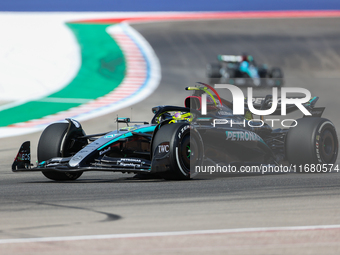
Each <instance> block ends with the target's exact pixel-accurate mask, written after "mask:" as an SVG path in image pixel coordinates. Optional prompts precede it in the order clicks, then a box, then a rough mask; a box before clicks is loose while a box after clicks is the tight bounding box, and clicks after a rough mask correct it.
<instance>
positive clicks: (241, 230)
mask: <svg viewBox="0 0 340 255" xmlns="http://www.w3.org/2000/svg"><path fill="white" fill-rule="evenodd" d="M331 229H339V230H340V225H315V226H289V227H264V228H232V229H211V230H192V231H174V232H151V233H132V234H111V235H88V236H61V237H37V238H19V239H2V240H0V245H1V244H10V243H36V242H63V241H82V240H101V239H120V238H141V237H163V236H185V235H207V234H231V233H252V232H278V231H304V230H305V231H306V230H331Z"/></svg>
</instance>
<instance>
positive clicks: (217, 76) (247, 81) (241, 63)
mask: <svg viewBox="0 0 340 255" xmlns="http://www.w3.org/2000/svg"><path fill="white" fill-rule="evenodd" d="M217 59H218V61H219V63H211V64H207V66H206V73H207V77H208V78H209V83H211V84H214V83H228V84H234V85H236V86H256V87H257V86H270V87H274V86H275V87H280V86H282V85H283V84H284V80H283V71H282V70H281V68H278V67H273V68H271V69H269V68H268V66H267V65H266V64H262V65H259V64H257V63H256V62H255V61H254V58H253V57H252V56H251V55H247V54H244V55H218V56H217Z"/></svg>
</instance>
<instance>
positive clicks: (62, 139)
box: [38, 123, 83, 181]
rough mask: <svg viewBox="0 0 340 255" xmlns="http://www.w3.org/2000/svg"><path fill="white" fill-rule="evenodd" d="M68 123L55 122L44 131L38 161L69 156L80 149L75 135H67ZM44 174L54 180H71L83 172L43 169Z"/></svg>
mask: <svg viewBox="0 0 340 255" xmlns="http://www.w3.org/2000/svg"><path fill="white" fill-rule="evenodd" d="M68 126H69V124H68V123H53V124H51V125H49V126H48V127H47V128H46V129H45V130H44V132H43V133H42V135H41V137H40V139H39V143H38V161H39V162H42V161H46V160H49V159H51V158H55V157H68V156H71V155H72V153H74V152H76V151H77V150H79V149H80V147H81V144H76V143H74V141H72V139H73V138H74V137H72V136H68V137H66V135H67V130H68ZM42 174H43V175H44V176H45V177H47V178H48V179H51V180H54V181H70V180H76V179H78V178H79V177H80V176H81V175H82V174H83V172H57V171H43V172H42Z"/></svg>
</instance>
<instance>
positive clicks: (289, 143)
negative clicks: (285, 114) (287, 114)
mask: <svg viewBox="0 0 340 255" xmlns="http://www.w3.org/2000/svg"><path fill="white" fill-rule="evenodd" d="M297 123H298V124H297V126H296V127H292V128H290V129H289V132H288V134H287V137H286V155H287V159H288V161H289V163H290V164H293V165H305V164H309V165H310V164H334V163H335V161H336V159H337V156H338V137H337V134H336V131H335V127H334V125H333V123H332V122H331V121H329V120H328V119H324V118H318V117H306V118H302V119H298V120H297Z"/></svg>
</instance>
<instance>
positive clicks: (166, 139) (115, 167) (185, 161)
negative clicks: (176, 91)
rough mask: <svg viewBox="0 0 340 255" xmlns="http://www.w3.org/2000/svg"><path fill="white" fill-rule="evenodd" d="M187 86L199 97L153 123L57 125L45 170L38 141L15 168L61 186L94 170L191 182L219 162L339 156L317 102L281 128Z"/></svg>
mask: <svg viewBox="0 0 340 255" xmlns="http://www.w3.org/2000/svg"><path fill="white" fill-rule="evenodd" d="M186 89H187V90H190V91H193V94H192V95H191V96H188V97H187V98H186V99H185V107H179V106H156V107H153V108H152V111H153V113H154V117H153V118H152V120H151V124H148V123H146V122H144V123H137V124H136V125H132V126H131V124H132V123H133V122H131V121H130V119H129V118H117V125H118V124H119V123H124V124H125V125H126V126H125V127H122V128H117V130H114V131H111V132H107V133H101V134H92V135H86V134H85V132H84V130H83V128H82V126H81V125H80V123H79V122H77V121H76V120H73V119H67V122H65V123H64V122H62V123H61V122H60V123H53V124H51V125H50V126H48V127H47V128H46V129H45V130H44V131H43V133H42V135H41V137H40V140H39V143H38V163H37V166H33V165H32V164H31V157H30V142H25V143H23V144H22V146H21V148H20V150H19V152H18V154H17V157H16V158H15V161H14V163H13V165H12V170H13V171H14V172H30V171H39V172H42V173H43V174H44V175H45V176H46V177H47V178H49V179H52V180H56V181H64V180H75V179H77V178H79V177H80V176H81V175H82V174H83V172H86V171H112V172H124V173H140V174H142V175H143V174H144V175H148V174H154V175H157V176H159V177H161V178H164V179H190V178H191V177H193V176H194V174H195V167H196V166H203V165H207V164H211V163H214V164H215V163H216V164H223V165H234V166H237V165H238V166H239V165H242V164H271V165H280V164H295V165H300V164H326V165H327V164H333V163H334V162H335V160H336V158H337V154H338V139H337V134H336V130H335V128H334V125H333V124H332V122H331V121H329V120H327V119H324V118H321V114H322V112H323V110H324V108H315V107H314V105H315V103H316V101H317V99H318V98H317V97H314V98H312V99H311V100H310V101H309V102H307V103H305V104H303V105H304V107H305V108H306V109H308V111H310V112H311V113H312V115H313V116H311V117H304V118H301V119H298V120H296V122H297V125H296V126H295V127H290V128H287V129H273V128H272V127H271V126H269V125H268V124H266V123H265V122H264V121H262V120H254V119H253V116H251V113H249V111H248V106H247V104H245V106H244V107H245V110H246V114H245V115H244V116H243V115H233V113H232V103H231V102H229V101H227V100H224V99H222V98H220V96H219V95H218V93H217V92H216V90H215V89H214V88H212V87H210V86H209V85H208V84H204V83H200V84H199V85H198V86H196V87H189V88H186ZM209 89H211V90H212V92H210V91H209ZM213 94H215V95H213ZM204 95H205V96H204ZM202 100H203V101H202ZM270 101H271V96H270V95H268V96H266V97H265V98H264V99H263V100H260V103H259V104H258V105H257V106H256V107H258V108H261V109H267V108H269V105H270ZM202 102H207V104H206V107H205V108H206V115H202V113H201V106H202V105H203V104H202ZM255 105H256V104H254V106H255ZM296 109H297V107H296V106H295V105H287V108H286V110H287V113H289V112H292V111H295V110H296ZM273 114H276V112H274V113H273Z"/></svg>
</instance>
